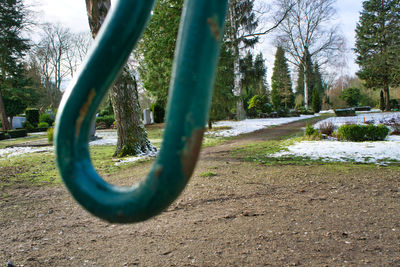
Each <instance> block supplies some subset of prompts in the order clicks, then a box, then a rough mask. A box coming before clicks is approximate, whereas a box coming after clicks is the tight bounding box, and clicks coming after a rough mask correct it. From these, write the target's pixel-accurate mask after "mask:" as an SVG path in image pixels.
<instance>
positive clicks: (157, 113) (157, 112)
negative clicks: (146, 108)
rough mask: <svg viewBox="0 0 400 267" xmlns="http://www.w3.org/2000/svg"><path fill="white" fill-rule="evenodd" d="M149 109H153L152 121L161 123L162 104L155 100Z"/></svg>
mask: <svg viewBox="0 0 400 267" xmlns="http://www.w3.org/2000/svg"><path fill="white" fill-rule="evenodd" d="M151 110H152V111H153V116H154V122H155V123H163V122H164V119H165V109H164V106H163V105H162V104H161V103H160V102H156V103H154V104H153V105H152V106H151Z"/></svg>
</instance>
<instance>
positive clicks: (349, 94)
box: [340, 87, 361, 107]
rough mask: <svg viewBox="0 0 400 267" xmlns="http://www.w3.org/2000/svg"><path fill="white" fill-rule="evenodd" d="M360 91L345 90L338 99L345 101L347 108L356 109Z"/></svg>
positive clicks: (357, 89)
mask: <svg viewBox="0 0 400 267" xmlns="http://www.w3.org/2000/svg"><path fill="white" fill-rule="evenodd" d="M360 97H361V91H360V89H359V88H354V87H351V88H346V89H344V90H343V91H342V93H341V94H340V98H341V99H343V100H344V101H346V104H347V105H348V106H349V107H356V106H358V103H359V101H360Z"/></svg>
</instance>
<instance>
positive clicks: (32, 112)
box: [25, 108, 39, 127]
mask: <svg viewBox="0 0 400 267" xmlns="http://www.w3.org/2000/svg"><path fill="white" fill-rule="evenodd" d="M25 117H26V121H28V122H29V123H30V124H32V126H33V127H37V125H38V124H39V110H38V109H36V108H27V109H26V110H25Z"/></svg>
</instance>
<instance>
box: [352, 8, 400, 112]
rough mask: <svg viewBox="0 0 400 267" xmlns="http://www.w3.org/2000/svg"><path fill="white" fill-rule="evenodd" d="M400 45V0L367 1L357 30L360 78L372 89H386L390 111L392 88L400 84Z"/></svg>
mask: <svg viewBox="0 0 400 267" xmlns="http://www.w3.org/2000/svg"><path fill="white" fill-rule="evenodd" d="M399 46H400V1H399V0H366V1H364V2H363V10H362V12H361V16H360V20H359V22H358V24H357V27H356V48H355V52H356V53H357V60H356V62H357V64H358V65H359V66H360V71H359V72H358V73H357V75H358V76H359V77H360V79H362V80H364V81H365V82H366V86H367V87H368V88H373V89H383V91H384V93H385V109H386V110H390V95H389V88H390V86H393V85H396V83H397V82H398V81H396V79H395V77H396V75H394V73H395V72H396V69H397V64H398V54H396V53H397V52H398V51H399ZM397 85H398V84H397Z"/></svg>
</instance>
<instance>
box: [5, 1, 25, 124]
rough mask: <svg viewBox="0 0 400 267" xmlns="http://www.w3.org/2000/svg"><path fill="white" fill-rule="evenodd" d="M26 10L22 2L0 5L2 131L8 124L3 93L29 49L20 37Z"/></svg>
mask: <svg viewBox="0 0 400 267" xmlns="http://www.w3.org/2000/svg"><path fill="white" fill-rule="evenodd" d="M26 17H27V13H26V9H25V7H24V4H23V1H22V0H6V1H2V3H1V5H0V115H1V120H2V123H3V129H6V130H7V129H9V123H8V119H7V115H6V111H5V107H4V103H3V97H2V95H3V93H5V92H4V91H5V90H7V88H6V84H7V82H6V81H7V80H9V79H10V77H11V78H12V77H16V76H20V73H21V72H20V71H21V69H22V66H21V64H22V63H21V61H22V58H23V56H24V55H25V53H26V52H27V50H28V49H29V43H28V40H27V39H25V38H23V37H22V32H23V31H24V29H25V28H26Z"/></svg>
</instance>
